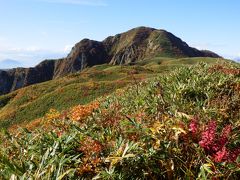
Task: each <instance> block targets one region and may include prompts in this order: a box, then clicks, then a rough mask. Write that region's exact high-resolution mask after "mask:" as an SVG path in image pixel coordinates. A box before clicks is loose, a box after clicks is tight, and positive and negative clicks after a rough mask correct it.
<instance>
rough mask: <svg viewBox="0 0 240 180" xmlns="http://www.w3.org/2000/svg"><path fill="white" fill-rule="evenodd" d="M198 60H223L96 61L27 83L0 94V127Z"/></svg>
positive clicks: (91, 97)
mask: <svg viewBox="0 0 240 180" xmlns="http://www.w3.org/2000/svg"><path fill="white" fill-rule="evenodd" d="M201 61H203V62H206V63H215V62H217V61H223V60H219V59H214V58H185V59H172V58H162V57H156V58H154V59H149V60H144V61H142V62H139V63H137V64H134V65H131V66H129V65H125V66H111V65H107V64H105V65H98V66H94V67H92V68H88V69H85V70H84V71H83V72H81V73H76V74H72V75H69V76H66V77H64V78H59V79H56V80H52V81H48V82H44V83H40V84H36V85H32V86H28V87H25V88H22V89H20V90H17V91H14V92H12V93H10V94H7V95H3V96H0V127H1V128H3V127H10V126H12V125H19V123H27V122H29V121H31V120H34V119H37V118H40V117H42V116H43V115H44V114H45V113H46V112H48V110H49V109H50V108H54V109H57V110H64V109H67V108H69V107H72V106H75V105H78V104H86V103H89V102H91V101H93V100H94V99H96V98H97V97H100V96H103V95H105V94H109V93H112V92H113V91H114V90H116V89H119V88H122V87H124V86H126V85H127V84H131V83H136V81H137V82H138V81H142V80H144V79H147V78H150V77H156V76H157V74H159V73H164V72H168V71H172V70H173V69H174V68H176V67H181V66H185V65H192V64H196V63H198V62H201Z"/></svg>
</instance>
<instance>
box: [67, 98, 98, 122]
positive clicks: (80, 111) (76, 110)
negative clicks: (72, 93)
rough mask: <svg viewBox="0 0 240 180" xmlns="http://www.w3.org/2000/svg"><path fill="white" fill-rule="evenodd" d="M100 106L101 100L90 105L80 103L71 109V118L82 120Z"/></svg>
mask: <svg viewBox="0 0 240 180" xmlns="http://www.w3.org/2000/svg"><path fill="white" fill-rule="evenodd" d="M98 107H99V102H93V103H91V104H89V105H78V106H75V107H73V108H72V109H71V110H70V113H69V115H68V116H69V118H70V119H71V120H73V121H82V120H83V119H84V118H86V117H87V116H89V115H90V114H91V113H92V112H93V110H94V109H97V108H98Z"/></svg>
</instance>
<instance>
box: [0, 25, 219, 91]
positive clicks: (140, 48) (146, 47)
mask: <svg viewBox="0 0 240 180" xmlns="http://www.w3.org/2000/svg"><path fill="white" fill-rule="evenodd" d="M156 56H162V57H176V58H177V57H216V58H218V57H219V56H218V55H217V54H215V53H213V52H211V51H200V50H197V49H195V48H192V47H189V46H188V45H187V43H185V42H184V41H182V40H181V39H180V38H178V37H176V36H174V35H173V34H171V33H170V32H167V31H165V30H158V29H154V28H148V27H138V28H134V29H132V30H130V31H127V32H125V33H122V34H117V35H115V36H110V37H108V38H106V39H105V40H103V41H102V42H99V41H93V40H89V39H83V40H82V41H80V42H79V43H77V44H76V45H75V46H74V47H73V48H72V50H71V52H70V53H69V55H68V56H67V57H66V58H63V59H58V60H45V61H43V62H41V63H40V64H39V65H37V66H36V67H33V68H15V69H10V70H0V95H1V94H6V93H9V92H11V91H14V90H16V89H19V88H21V87H25V86H28V85H31V84H36V83H40V82H44V81H48V80H51V79H55V78H58V77H62V76H65V75H67V74H70V73H74V72H77V71H81V70H83V69H84V68H86V67H91V66H94V65H98V64H104V63H110V64H112V65H118V64H129V63H133V62H137V61H141V60H144V59H146V58H151V57H156Z"/></svg>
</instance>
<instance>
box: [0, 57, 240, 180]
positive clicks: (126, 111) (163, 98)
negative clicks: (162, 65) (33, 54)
mask: <svg viewBox="0 0 240 180" xmlns="http://www.w3.org/2000/svg"><path fill="white" fill-rule="evenodd" d="M180 61H181V60H180ZM166 64H170V62H167V63H166ZM99 68H100V67H99ZM101 68H102V67H101ZM109 68H110V69H112V68H114V69H115V68H117V67H109ZM99 101H100V104H99V105H98V104H93V105H87V106H84V108H83V107H82V106H81V107H79V108H73V109H71V111H68V112H67V113H63V114H59V113H58V112H56V111H53V112H51V113H48V114H47V115H46V116H45V118H44V121H43V122H44V124H43V126H42V128H40V127H39V129H36V130H34V131H33V132H28V131H25V132H22V133H21V135H19V136H11V135H8V136H3V137H2V138H3V140H4V142H5V143H4V144H2V145H1V147H0V157H1V158H0V177H1V176H2V177H3V178H6V179H9V178H10V176H11V177H12V178H13V177H22V178H23V179H28V178H33V179H57V178H58V179H61V178H63V177H64V178H66V179H81V178H83V179H84V178H85V179H92V178H93V177H95V179H238V177H239V176H240V169H239V167H240V158H238V159H237V156H238V155H240V143H239V142H240V134H239V127H240V124H239V118H240V111H239V109H240V66H239V65H236V64H225V65H224V66H214V67H209V66H208V65H206V64H199V65H197V66H193V67H190V68H186V67H184V68H180V69H177V70H174V71H172V72H171V73H167V74H164V75H160V76H158V77H156V78H154V79H151V80H148V81H146V82H142V83H138V84H134V85H132V86H127V87H125V88H123V89H121V90H119V91H116V92H114V93H112V94H111V95H109V96H107V97H103V98H100V99H99ZM93 107H94V108H95V110H92V109H93ZM88 110H90V111H88ZM86 114H87V116H86ZM74 119H78V121H77V122H76V121H72V120H74ZM215 123H216V124H215ZM215 125H216V127H215ZM203 132H204V133H205V135H204V133H203ZM206 133H207V135H206ZM234 155H237V156H234ZM13 174H14V175H13Z"/></svg>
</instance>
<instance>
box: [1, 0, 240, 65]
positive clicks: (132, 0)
mask: <svg viewBox="0 0 240 180" xmlns="http://www.w3.org/2000/svg"><path fill="white" fill-rule="evenodd" d="M239 10H240V1H239V0H0V16H1V18H0V66H1V60H4V59H14V60H18V61H19V63H17V64H16V66H19V64H21V65H22V66H33V65H36V64H37V63H38V62H40V61H42V60H43V59H46V58H58V57H63V56H65V55H66V54H67V53H68V52H69V51H70V49H71V47H72V46H73V45H74V44H75V43H77V42H78V41H80V40H81V39H83V38H89V39H94V40H103V39H104V38H105V37H107V36H109V35H115V34H117V33H120V32H124V31H127V30H129V29H131V28H134V27H137V26H149V27H154V28H158V29H165V30H167V31H170V32H172V33H173V34H175V35H176V36H178V37H180V38H181V39H183V40H184V41H186V42H187V43H188V44H189V45H191V46H194V47H197V48H199V49H209V50H212V51H215V52H217V53H219V54H220V55H222V56H224V57H228V58H235V57H240V45H239V44H240V43H239V42H240V36H239V32H240V23H239V20H240V13H239ZM5 62H6V61H5ZM12 66H14V64H13V63H11V67H12ZM1 68H2V67H0V69H1Z"/></svg>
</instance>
